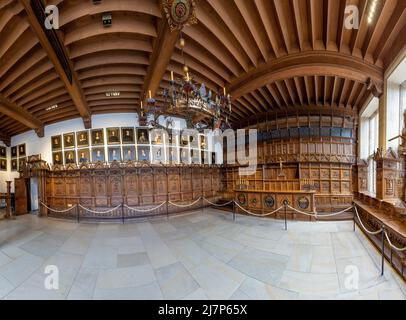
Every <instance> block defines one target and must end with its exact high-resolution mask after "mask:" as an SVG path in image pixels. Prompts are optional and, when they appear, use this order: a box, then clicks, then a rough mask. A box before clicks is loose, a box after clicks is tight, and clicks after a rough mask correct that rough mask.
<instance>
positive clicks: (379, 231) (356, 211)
mask: <svg viewBox="0 0 406 320" xmlns="http://www.w3.org/2000/svg"><path fill="white" fill-rule="evenodd" d="M354 208H355V213H356V214H357V217H358V221H359V223H360V225H361V226H362V228H363V229H364V230H365V232H367V233H369V234H370V235H372V236H376V235H378V234H380V233H381V232H382V231H383V229H382V228H381V229H379V230H378V231H375V232H373V231H369V230H368V229H367V228H366V227H365V226H364V224H363V223H362V221H361V218H360V216H359V214H358V209H357V207H356V206H354Z"/></svg>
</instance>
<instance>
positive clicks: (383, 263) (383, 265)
mask: <svg viewBox="0 0 406 320" xmlns="http://www.w3.org/2000/svg"><path fill="white" fill-rule="evenodd" d="M384 268H385V225H382V268H381V276H383V275H384V272H385V269H384Z"/></svg>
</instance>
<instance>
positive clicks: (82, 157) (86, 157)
mask: <svg viewBox="0 0 406 320" xmlns="http://www.w3.org/2000/svg"><path fill="white" fill-rule="evenodd" d="M78 158H79V163H88V162H90V150H89V149H80V150H78Z"/></svg>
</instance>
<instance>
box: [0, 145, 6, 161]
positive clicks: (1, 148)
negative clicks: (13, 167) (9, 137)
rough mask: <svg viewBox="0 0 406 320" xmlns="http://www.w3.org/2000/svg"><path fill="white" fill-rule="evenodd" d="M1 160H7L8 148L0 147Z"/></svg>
mask: <svg viewBox="0 0 406 320" xmlns="http://www.w3.org/2000/svg"><path fill="white" fill-rule="evenodd" d="M0 158H7V148H6V147H3V146H0Z"/></svg>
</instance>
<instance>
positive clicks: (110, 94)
mask: <svg viewBox="0 0 406 320" xmlns="http://www.w3.org/2000/svg"><path fill="white" fill-rule="evenodd" d="M105 95H106V97H109V98H111V97H119V96H120V91H111V92H106V93H105Z"/></svg>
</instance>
